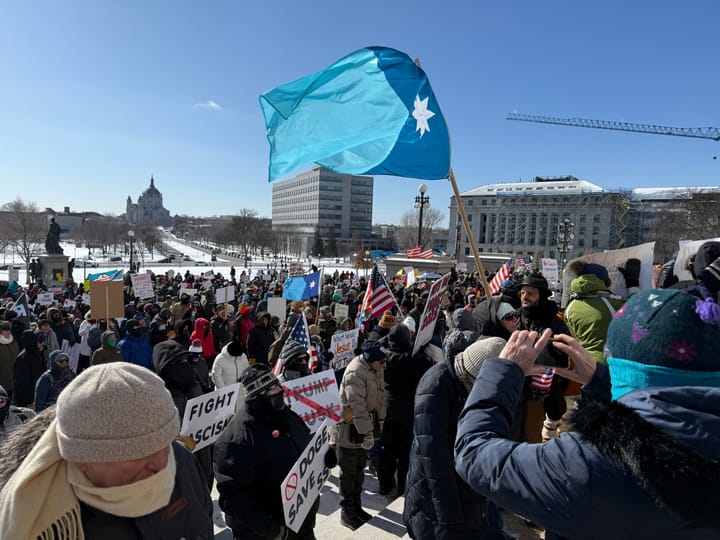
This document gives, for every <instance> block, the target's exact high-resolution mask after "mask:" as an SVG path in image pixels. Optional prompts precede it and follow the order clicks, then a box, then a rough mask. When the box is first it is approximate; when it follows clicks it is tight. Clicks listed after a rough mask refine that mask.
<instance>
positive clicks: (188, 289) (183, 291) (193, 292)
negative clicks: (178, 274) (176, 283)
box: [178, 287, 198, 296]
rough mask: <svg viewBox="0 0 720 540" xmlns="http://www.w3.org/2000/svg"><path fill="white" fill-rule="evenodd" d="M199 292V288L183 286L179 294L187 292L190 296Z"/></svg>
mask: <svg viewBox="0 0 720 540" xmlns="http://www.w3.org/2000/svg"><path fill="white" fill-rule="evenodd" d="M197 292H198V290H197V289H191V288H190V287H187V288H185V287H183V288H182V289H180V292H178V294H181V295H182V294H187V295H188V296H195V295H196V294H197Z"/></svg>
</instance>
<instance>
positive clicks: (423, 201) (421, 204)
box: [415, 184, 430, 246]
mask: <svg viewBox="0 0 720 540" xmlns="http://www.w3.org/2000/svg"><path fill="white" fill-rule="evenodd" d="M418 191H419V192H420V195H416V196H415V208H419V209H420V214H419V215H418V246H422V218H423V208H425V206H430V197H426V196H425V192H426V191H427V186H426V185H425V184H420V187H418Z"/></svg>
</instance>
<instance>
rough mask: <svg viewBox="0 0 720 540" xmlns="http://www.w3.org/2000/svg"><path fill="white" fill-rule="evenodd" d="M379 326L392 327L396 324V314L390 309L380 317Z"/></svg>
mask: <svg viewBox="0 0 720 540" xmlns="http://www.w3.org/2000/svg"><path fill="white" fill-rule="evenodd" d="M378 326H379V327H381V328H392V327H393V326H395V316H394V315H393V314H392V313H391V312H390V311H386V312H385V313H383V316H382V317H381V318H380V322H379V323H378Z"/></svg>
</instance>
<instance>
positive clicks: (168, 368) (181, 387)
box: [153, 339, 203, 418]
mask: <svg viewBox="0 0 720 540" xmlns="http://www.w3.org/2000/svg"><path fill="white" fill-rule="evenodd" d="M186 353H187V350H186V349H185V348H184V347H183V346H182V345H181V344H180V343H178V342H177V341H174V340H172V339H170V340H168V341H163V342H162V343H158V344H157V345H155V348H154V349H153V365H154V367H155V373H157V374H158V375H160V378H161V379H162V380H163V381H164V382H165V388H167V389H168V391H169V392H170V395H171V396H172V398H173V401H174V402H175V407H177V410H178V413H179V414H180V418H183V417H184V416H185V406H186V405H187V402H188V400H189V399H192V398H195V397H198V396H201V395H202V394H203V389H202V385H201V383H200V377H199V375H198V372H197V370H196V369H195V368H194V367H193V366H192V365H191V364H190V363H189V362H188V360H187V356H186ZM181 359H182V360H184V361H181Z"/></svg>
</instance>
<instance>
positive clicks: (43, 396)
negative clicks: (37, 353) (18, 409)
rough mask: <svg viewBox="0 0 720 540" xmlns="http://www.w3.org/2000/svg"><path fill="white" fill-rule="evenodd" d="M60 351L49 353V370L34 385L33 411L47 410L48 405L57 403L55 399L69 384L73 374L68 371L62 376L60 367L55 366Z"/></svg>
mask: <svg viewBox="0 0 720 540" xmlns="http://www.w3.org/2000/svg"><path fill="white" fill-rule="evenodd" d="M60 354H61V352H60V351H53V352H51V353H50V369H48V370H47V371H46V372H45V373H43V374H42V375H40V377H39V378H38V380H37V383H35V411H36V412H40V411H42V410H44V409H47V408H48V407H49V406H50V405H54V404H55V403H56V402H57V398H58V397H59V396H60V393H61V392H62V391H63V390H64V389H65V387H66V386H67V385H68V384H70V381H72V380H73V378H74V377H75V374H74V373H73V372H72V371H71V370H70V368H69V366H68V370H67V372H66V373H64V374H63V371H62V369H61V368H60V366H58V365H57V363H56V359H57V357H58V356H60Z"/></svg>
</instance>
